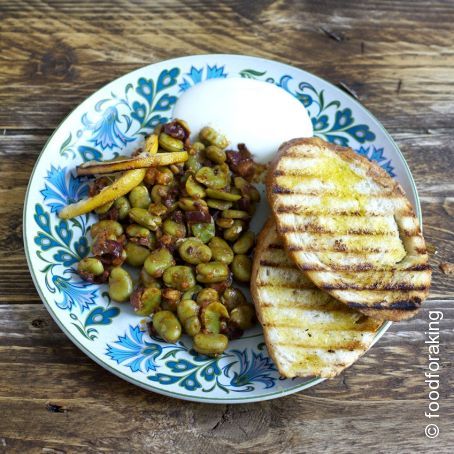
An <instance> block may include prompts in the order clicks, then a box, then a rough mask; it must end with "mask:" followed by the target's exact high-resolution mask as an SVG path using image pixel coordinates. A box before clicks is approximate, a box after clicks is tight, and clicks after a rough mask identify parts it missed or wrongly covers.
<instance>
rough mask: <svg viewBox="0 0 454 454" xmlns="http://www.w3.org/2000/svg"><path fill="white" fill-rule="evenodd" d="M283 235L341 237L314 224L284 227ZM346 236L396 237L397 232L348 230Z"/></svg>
mask: <svg viewBox="0 0 454 454" xmlns="http://www.w3.org/2000/svg"><path fill="white" fill-rule="evenodd" d="M279 232H281V233H297V232H305V233H316V234H318V235H332V236H339V232H338V231H336V230H329V229H327V228H325V227H323V226H321V225H318V224H314V223H307V224H302V226H301V227H300V226H292V225H289V226H283V227H281V228H280V229H279ZM346 235H363V236H372V235H383V236H395V232H391V231H373V230H367V229H355V228H352V229H348V230H347V231H346V232H343V233H342V236H346Z"/></svg>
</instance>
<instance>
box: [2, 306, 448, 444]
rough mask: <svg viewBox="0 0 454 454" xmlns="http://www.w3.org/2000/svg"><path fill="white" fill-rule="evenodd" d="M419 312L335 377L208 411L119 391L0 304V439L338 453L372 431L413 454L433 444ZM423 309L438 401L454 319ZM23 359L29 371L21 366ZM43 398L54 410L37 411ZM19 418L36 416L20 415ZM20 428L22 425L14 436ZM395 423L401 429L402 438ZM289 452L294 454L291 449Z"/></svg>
mask: <svg viewBox="0 0 454 454" xmlns="http://www.w3.org/2000/svg"><path fill="white" fill-rule="evenodd" d="M428 310H429V308H426V309H425V310H423V311H422V312H421V314H420V315H419V316H418V317H417V318H416V319H414V320H410V321H407V322H402V323H399V325H397V324H394V325H393V326H392V328H391V329H390V331H389V332H388V333H387V334H385V336H384V337H383V338H382V339H381V340H380V341H379V343H378V344H377V345H376V346H375V347H374V348H373V349H372V350H371V351H370V352H369V353H368V354H367V355H366V356H364V357H363V358H361V359H360V360H359V361H358V362H357V363H356V364H355V365H353V366H352V367H351V368H350V369H348V370H347V371H346V372H345V373H344V374H342V376H341V377H338V378H336V379H333V380H330V381H326V382H324V383H323V384H321V385H319V386H317V387H315V388H312V389H310V390H308V391H306V392H304V393H300V394H297V395H295V396H289V397H285V398H282V399H279V400H276V401H271V402H263V403H259V404H248V405H235V406H231V405H219V406H216V405H205V404H194V403H189V402H182V401H177V400H174V399H169V398H165V397H163V396H159V395H156V394H153V393H150V392H147V391H143V390H141V389H139V388H137V387H134V386H133V385H129V384H127V383H125V382H123V381H122V380H120V379H119V378H117V377H114V376H112V375H111V374H109V373H108V372H106V371H105V370H103V369H102V368H100V367H99V366H97V365H96V364H94V363H93V362H92V361H91V360H90V359H88V358H87V357H86V356H85V355H84V354H82V353H81V352H80V351H79V350H78V349H77V348H76V347H74V346H73V345H72V344H71V343H70V341H69V340H68V339H67V338H66V337H65V336H64V335H63V334H62V333H61V332H60V330H59V329H58V327H57V326H56V325H55V324H54V322H53V321H52V320H51V318H50V317H49V315H48V313H47V312H46V310H45V309H44V308H43V307H42V306H36V305H25V304H24V305H21V306H17V305H6V306H3V307H1V308H0V319H1V320H2V322H1V323H2V333H3V334H2V336H1V337H0V374H1V376H2V381H1V384H0V405H1V406H2V408H3V409H5V411H6V412H4V413H3V418H2V424H1V427H2V431H1V435H2V437H3V438H4V439H5V443H6V444H7V446H10V447H13V448H15V449H16V448H19V447H24V448H27V447H33V448H38V447H39V448H44V447H47V448H52V449H58V448H59V447H60V448H62V447H65V449H70V451H71V452H102V451H107V452H111V451H112V450H113V449H115V447H116V446H118V442H119V440H121V441H122V443H123V445H121V448H123V449H121V448H120V451H119V452H131V451H140V450H146V451H147V452H155V451H158V450H159V449H162V447H163V446H165V447H167V449H174V450H177V451H179V450H185V451H188V452H207V453H208V452H210V451H211V450H212V449H213V448H214V447H216V446H218V447H219V446H223V447H224V448H225V449H233V448H235V449H237V450H238V451H237V452H245V453H246V452H251V450H253V451H254V452H257V451H259V450H260V451H263V452H314V450H315V451H317V452H319V451H320V452H332V451H331V449H330V448H333V445H332V440H336V445H335V446H336V450H338V452H346V451H347V450H348V449H349V446H350V445H351V443H352V439H356V440H357V442H358V445H360V446H361V449H366V448H370V449H375V448H376V447H377V444H376V443H377V440H376V439H375V437H373V436H371V434H372V433H373V432H374V431H376V430H378V428H379V429H380V430H383V431H384V432H386V433H387V436H386V438H385V439H383V440H381V442H380V445H379V446H380V451H381V452H385V451H388V450H390V451H391V452H397V451H400V452H408V451H405V448H406V447H408V443H409V441H410V440H411V442H412V444H411V447H412V451H413V452H422V451H424V450H425V449H429V448H430V447H433V446H434V445H432V444H430V443H431V442H430V440H428V439H424V437H421V430H422V428H423V427H424V411H425V410H426V405H427V388H426V387H425V386H424V383H423V380H422V377H423V368H424V366H425V364H426V361H427V356H426V355H427V347H426V346H424V341H425V336H424V334H423V332H424V330H427V329H428ZM430 310H442V311H443V313H444V318H443V321H442V325H441V329H442V331H443V337H442V345H443V357H442V361H441V365H442V383H443V389H444V390H443V392H442V396H441V399H442V401H443V400H445V402H446V401H447V399H448V397H449V395H448V394H449V391H448V383H449V382H450V381H451V380H452V379H453V378H454V371H453V369H452V367H450V360H449V358H450V357H451V358H452V354H453V353H454V347H453V341H454V334H453V332H452V331H450V330H449V329H446V328H448V327H450V326H452V324H453V322H454V304H453V303H452V301H433V302H431V303H430ZM421 352H423V354H421ZM410 358H412V359H411V360H409V359H410ZM30 363H33V364H34V367H33V368H28V367H27V364H30ZM18 381H19V382H20V383H21V387H20V388H19V387H17V386H16V383H17V382H18ZM49 402H50V403H52V404H54V405H59V406H61V407H62V408H61V411H62V412H61V413H60V412H59V413H54V412H50V411H49V410H48V409H46V405H47V404H48V403H49ZM29 414H34V415H36V416H37V418H36V419H35V420H30V419H29V418H28V415H29ZM372 415H376V417H375V418H374V417H372ZM379 415H381V416H379ZM453 416H454V414H453V411H452V407H445V409H444V411H443V419H444V424H443V425H440V429H441V430H443V434H444V443H447V444H449V443H453V442H454V434H453V432H452V431H450V430H449V424H450V423H449V421H450V418H452V417H453ZM18 421H27V422H28V424H27V432H26V435H25V434H24V435H21V437H17V431H18V426H17V423H18ZM397 427H405V430H404V432H405V433H404V434H403V433H402V431H399V430H396V428H397ZM100 428H102V431H101V430H100ZM346 431H347V432H346ZM17 438H19V440H17ZM298 447H304V449H302V450H301V451H299V450H298V449H296V450H294V448H298ZM442 452H443V451H442ZM446 452H447V451H446Z"/></svg>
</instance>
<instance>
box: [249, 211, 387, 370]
mask: <svg viewBox="0 0 454 454" xmlns="http://www.w3.org/2000/svg"><path fill="white" fill-rule="evenodd" d="M251 293H252V297H253V299H254V303H255V307H256V312H257V316H258V318H259V320H260V323H261V324H262V326H263V332H264V335H265V340H266V344H267V347H268V352H269V354H270V355H271V357H272V358H273V361H274V363H275V364H276V366H277V368H278V370H279V372H280V374H281V375H282V376H284V377H288V378H292V377H296V376H299V377H310V376H318V377H324V378H330V377H334V376H335V375H337V374H339V373H340V372H341V371H342V370H343V369H345V368H346V367H348V366H350V365H351V364H352V363H354V362H355V361H356V360H357V359H358V358H359V357H360V356H361V355H362V354H363V353H364V352H365V351H366V350H367V349H368V348H369V347H370V345H371V344H372V342H373V339H374V337H375V333H376V331H377V330H378V328H379V327H380V325H381V324H382V322H381V321H378V320H374V319H371V318H369V317H366V316H365V315H363V314H361V313H360V312H357V311H355V310H353V309H350V308H348V307H347V306H346V305H345V304H342V303H340V302H339V301H337V300H335V299H334V298H333V297H331V296H330V295H329V294H328V293H325V292H322V291H321V290H320V289H318V288H317V287H316V286H315V285H314V284H313V282H312V281H311V280H310V279H308V278H307V277H306V276H304V274H303V273H301V271H299V270H298V268H297V267H296V266H295V265H294V264H293V263H292V261H291V260H290V259H289V257H288V255H287V253H286V252H285V249H284V247H283V244H282V242H281V241H280V239H279V237H278V236H277V232H276V226H275V224H274V221H272V220H269V221H268V223H267V224H266V225H265V227H264V228H263V230H262V232H261V234H260V236H259V238H258V241H257V247H256V251H255V254H254V265H253V269H252V278H251Z"/></svg>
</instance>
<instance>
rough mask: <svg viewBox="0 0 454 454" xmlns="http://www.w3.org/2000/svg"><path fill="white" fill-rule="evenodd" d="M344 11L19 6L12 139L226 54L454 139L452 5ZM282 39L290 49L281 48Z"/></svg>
mask: <svg viewBox="0 0 454 454" xmlns="http://www.w3.org/2000/svg"><path fill="white" fill-rule="evenodd" d="M341 5H342V6H339V2H335V1H330V2H328V3H327V4H326V6H325V7H324V8H325V9H324V11H326V12H325V13H322V12H321V10H320V8H318V7H317V6H316V5H315V4H311V3H308V4H307V5H304V6H303V7H299V6H300V5H299V4H298V3H294V2H272V1H269V2H260V7H254V8H251V7H250V6H248V7H245V6H244V4H242V2H240V1H226V2H216V4H213V3H212V2H208V1H198V2H184V3H175V4H173V5H169V3H168V2H153V4H151V5H149V7H147V8H143V7H140V6H137V5H135V4H133V3H132V2H129V1H125V2H122V4H121V6H120V5H116V6H112V5H111V4H110V3H109V6H107V4H105V3H101V4H100V5H98V6H97V7H95V8H94V9H93V6H92V4H91V3H90V2H88V3H85V2H77V4H75V3H73V2H67V3H60V2H58V3H53V2H49V4H46V3H44V2H37V3H36V4H34V6H33V8H31V7H30V6H28V7H27V4H26V2H23V1H22V2H7V4H6V5H4V6H3V10H4V19H3V22H2V31H1V38H0V39H1V41H2V42H3V43H4V46H3V49H2V51H1V53H0V62H1V63H2V64H1V65H0V68H1V69H0V87H3V88H2V89H0V102H1V104H2V107H3V109H2V111H1V112H0V128H1V127H15V128H26V127H28V128H30V127H43V128H49V127H52V128H53V127H55V126H56V125H57V124H58V123H59V122H60V121H61V119H62V118H64V116H65V115H66V114H67V113H68V112H69V111H70V110H71V109H72V108H74V107H75V106H76V105H77V104H79V103H80V102H81V101H82V100H83V99H84V98H85V97H86V96H88V95H89V94H91V93H92V92H93V91H95V90H96V89H97V88H99V87H101V86H102V85H104V84H105V83H107V82H109V81H110V80H112V79H114V78H115V77H118V76H120V75H122V74H125V73H126V72H128V71H131V70H133V69H136V68H138V67H140V66H142V65H145V64H149V63H152V62H155V61H160V60H163V59H166V58H171V57H176V56H180V55H185V54H186V55H187V54H194V53H207V52H220V51H221V52H226V53H228V52H232V53H243V54H250V53H253V54H255V55H258V56H263V57H267V58H274V59H277V60H281V61H283V62H286V63H291V64H294V65H296V66H300V67H302V68H305V69H307V70H309V71H313V72H315V73H316V74H318V75H320V76H322V77H325V78H327V79H328V80H331V81H332V82H334V83H336V82H338V81H343V82H345V83H347V84H348V85H350V86H352V88H354V89H355V90H356V91H357V92H358V94H359V95H360V97H361V98H362V100H363V101H364V104H365V105H366V106H367V107H368V108H370V109H371V111H372V112H374V113H375V114H376V115H377V116H378V117H379V118H380V119H381V120H382V121H383V123H384V124H385V126H386V127H401V128H403V127H406V125H409V124H411V125H412V126H413V127H420V128H431V127H433V126H434V124H435V125H437V127H446V128H451V127H452V120H453V115H454V113H453V112H452V109H451V105H452V103H453V100H454V98H453V96H454V95H453V94H452V93H453V90H452V88H453V84H454V82H453V80H452V77H450V73H451V68H452V65H453V61H454V54H452V52H449V50H448V49H449V47H450V46H451V42H452V34H451V33H450V29H449V27H448V26H447V27H444V26H443V24H451V23H452V21H453V19H454V12H453V9H452V8H449V7H447V6H446V3H445V2H439V3H438V4H436V5H435V6H431V7H430V8H427V6H426V2H422V1H419V2H410V1H408V2H406V3H405V7H403V6H402V5H399V8H400V9H399V13H398V14H395V13H394V12H393V7H392V5H391V4H381V3H380V2H377V3H376V8H374V3H372V4H369V6H368V12H367V17H366V18H364V17H361V14H364V10H363V9H361V8H359V9H358V8H356V5H355V7H353V6H352V4H349V2H342V3H341ZM410 5H411V6H410ZM428 10H430V12H429V11H428ZM423 11H425V13H423ZM334 12H335V13H334ZM63 15H64V16H63ZM420 15H424V21H423V22H421V18H420ZM358 17H361V20H358ZM385 17H386V20H387V22H386V27H384V26H383V19H384V18H385ZM25 18H26V20H25ZM415 29H417V30H418V32H417V33H415ZM49 30H52V31H53V32H52V33H49ZM181 30H184V36H182V34H181ZM325 31H328V32H329V31H332V32H334V33H335V34H336V36H339V41H337V40H334V39H332V38H331V37H330V36H329V35H328V34H327V33H325ZM270 33H271V34H272V35H273V36H274V37H278V39H273V40H269V39H268V36H269V34H270ZM295 34H296V36H298V39H295ZM132 36H133V38H131V37H132ZM428 36H430V39H428V38H427V37H428ZM12 62H14V64H11V63H12ZM11 87H14V89H13V90H11V89H10V88H11Z"/></svg>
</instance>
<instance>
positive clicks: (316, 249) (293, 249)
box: [287, 240, 396, 255]
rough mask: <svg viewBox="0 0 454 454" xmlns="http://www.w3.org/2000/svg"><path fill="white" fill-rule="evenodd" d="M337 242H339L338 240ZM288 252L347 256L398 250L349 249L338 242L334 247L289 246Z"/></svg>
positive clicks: (387, 252)
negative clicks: (330, 253) (343, 254)
mask: <svg viewBox="0 0 454 454" xmlns="http://www.w3.org/2000/svg"><path fill="white" fill-rule="evenodd" d="M336 241H337V240H336ZM287 249H288V251H289V252H323V253H326V252H332V253H340V252H343V253H344V252H345V253H346V254H349V255H364V254H365V253H371V254H380V253H383V254H389V253H392V252H395V251H396V249H380V248H372V247H363V248H361V249H349V248H348V246H347V245H346V244H344V243H341V242H338V243H337V244H335V245H334V246H333V247H331V248H330V247H326V248H323V247H307V248H303V247H301V246H293V245H289V246H288V248H287Z"/></svg>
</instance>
